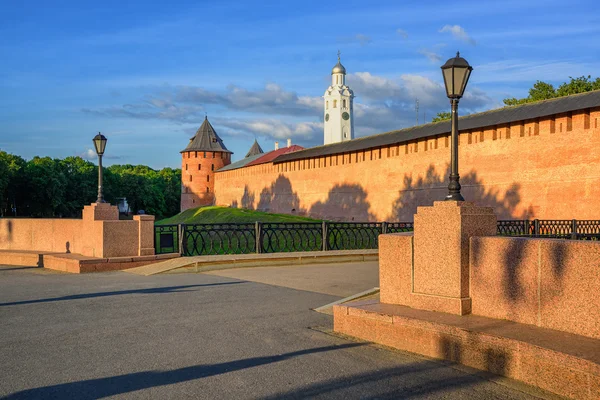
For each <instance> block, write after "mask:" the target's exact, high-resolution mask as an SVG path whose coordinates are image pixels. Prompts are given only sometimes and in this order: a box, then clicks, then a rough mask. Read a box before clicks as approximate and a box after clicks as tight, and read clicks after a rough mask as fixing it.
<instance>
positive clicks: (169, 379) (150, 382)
mask: <svg viewBox="0 0 600 400" xmlns="http://www.w3.org/2000/svg"><path fill="white" fill-rule="evenodd" d="M365 344H366V343H348V344H342V345H332V346H324V347H317V348H313V349H305V350H299V351H294V352H290V353H285V354H280V355H275V356H265V357H254V358H247V359H242V360H236V361H229V362H224V363H220V364H208V365H194V366H191V367H184V368H178V369H174V370H171V371H145V372H136V373H131V374H124V375H118V376H111V377H108V378H98V379H88V380H84V381H79V382H69V383H62V384H57V385H51V386H44V387H39V388H35V389H27V390H22V391H20V392H17V393H13V394H10V395H8V396H6V397H4V399H6V400H8V399H22V398H44V399H45V398H59V399H68V398H76V399H81V400H87V399H98V398H104V397H108V396H115V395H119V394H124V393H130V392H134V391H137V390H142V389H148V388H153V387H158V386H165V385H173V384H176V383H181V382H187V381H192V380H195V379H201V378H207V377H211V376H215V375H221V374H224V373H231V372H234V371H239V370H243V369H248V368H253V367H258V366H261V365H266V364H271V363H276V362H280V361H285V360H288V359H291V358H294V357H300V356H303V355H307V354H316V353H324V352H328V351H335V350H341V349H347V348H352V347H359V346H364V345H365Z"/></svg>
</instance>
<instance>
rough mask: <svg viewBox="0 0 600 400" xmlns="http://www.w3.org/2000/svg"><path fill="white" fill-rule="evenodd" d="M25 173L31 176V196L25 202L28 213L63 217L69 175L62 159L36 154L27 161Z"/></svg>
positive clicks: (28, 189)
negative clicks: (64, 170)
mask: <svg viewBox="0 0 600 400" xmlns="http://www.w3.org/2000/svg"><path fill="white" fill-rule="evenodd" d="M25 174H26V175H27V176H28V177H29V182H28V188H27V192H28V195H29V196H28V198H27V200H26V203H25V206H26V207H28V210H29V211H28V214H29V215H31V216H34V217H55V216H58V217H62V216H63V215H64V214H63V213H64V211H65V209H64V204H65V192H66V187H67V177H66V176H65V174H64V172H63V171H62V169H61V167H60V160H53V159H52V158H50V157H43V158H42V157H37V156H36V157H34V158H33V159H32V160H30V161H28V162H27V165H26V167H25Z"/></svg>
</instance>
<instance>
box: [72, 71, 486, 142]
mask: <svg viewBox="0 0 600 400" xmlns="http://www.w3.org/2000/svg"><path fill="white" fill-rule="evenodd" d="M348 84H349V86H350V87H352V89H353V90H354V93H355V94H356V96H357V101H355V103H354V110H355V127H356V135H357V137H358V136H364V135H368V134H373V133H380V132H385V131H390V130H396V129H401V128H405V127H408V126H412V125H414V121H415V99H419V105H420V110H421V113H420V114H422V112H423V111H425V112H426V113H427V115H435V114H436V113H437V112H439V111H442V110H447V109H448V107H449V104H448V99H447V98H446V94H445V91H444V88H443V86H442V83H440V82H438V81H434V80H432V79H430V78H428V77H425V76H421V75H410V74H405V75H400V76H391V77H388V76H379V75H374V74H372V73H370V72H367V71H364V72H356V73H353V74H349V75H348ZM207 105H213V106H215V107H213V108H212V110H211V113H213V112H214V114H212V115H213V117H211V122H212V123H213V125H214V126H215V128H216V129H217V131H218V132H219V133H220V134H221V135H222V136H230V137H235V136H240V135H242V136H250V137H252V136H255V135H259V136H263V137H269V138H271V139H273V140H283V139H287V138H293V139H296V140H301V141H302V142H303V143H304V145H308V144H310V145H317V144H320V143H322V135H323V122H322V118H323V99H322V98H321V97H317V96H299V95H298V94H297V93H296V92H294V91H290V90H286V89H285V88H283V87H281V86H280V85H277V84H275V83H269V84H267V85H265V86H264V88H262V89H259V90H250V89H246V88H243V87H240V86H235V85H230V86H228V87H227V88H225V90H223V91H210V90H207V89H204V88H201V87H196V86H172V87H167V88H166V89H165V87H163V86H161V87H159V88H157V89H156V93H155V94H150V95H148V96H146V97H145V98H144V99H142V101H140V102H139V103H136V104H125V105H123V106H121V107H109V108H105V109H100V110H84V111H86V112H91V113H95V114H99V115H104V116H112V117H128V118H139V119H167V120H170V121H173V122H176V123H183V124H188V123H193V124H195V125H196V124H199V123H201V122H202V120H203V119H204V109H205V107H206V106H207ZM492 105H496V103H494V101H493V100H492V99H491V98H490V97H489V96H487V95H486V94H485V93H483V92H481V91H480V90H478V89H477V88H476V87H475V86H471V87H470V88H467V93H466V94H465V96H464V98H463V99H462V100H461V113H462V114H463V115H464V114H467V113H472V112H477V111H482V110H484V109H489V107H490V106H492ZM240 113H243V114H240ZM282 116H285V118H284V117H282ZM196 126H197V125H196Z"/></svg>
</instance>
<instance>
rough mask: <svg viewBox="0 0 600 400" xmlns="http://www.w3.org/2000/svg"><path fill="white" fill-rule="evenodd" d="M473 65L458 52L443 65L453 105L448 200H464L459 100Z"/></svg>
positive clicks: (447, 91)
mask: <svg viewBox="0 0 600 400" xmlns="http://www.w3.org/2000/svg"><path fill="white" fill-rule="evenodd" d="M471 71H473V67H471V66H470V65H469V63H468V62H467V60H465V59H464V58H462V57H461V56H460V53H458V52H457V53H456V57H454V58H451V59H449V60H448V61H446V64H444V65H442V74H443V75H444V84H445V85H446V95H447V96H448V98H449V99H450V104H451V105H452V143H451V151H450V179H449V181H450V182H449V183H448V195H447V196H446V200H454V201H464V200H465V199H464V198H463V197H462V195H461V194H460V183H459V182H458V181H459V179H460V176H459V175H458V100H459V99H460V98H461V97H462V96H463V94H464V93H465V88H466V87H467V82H468V81H469V76H471Z"/></svg>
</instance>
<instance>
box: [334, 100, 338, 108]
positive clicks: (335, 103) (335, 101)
mask: <svg viewBox="0 0 600 400" xmlns="http://www.w3.org/2000/svg"><path fill="white" fill-rule="evenodd" d="M333 108H337V100H334V101H333Z"/></svg>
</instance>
